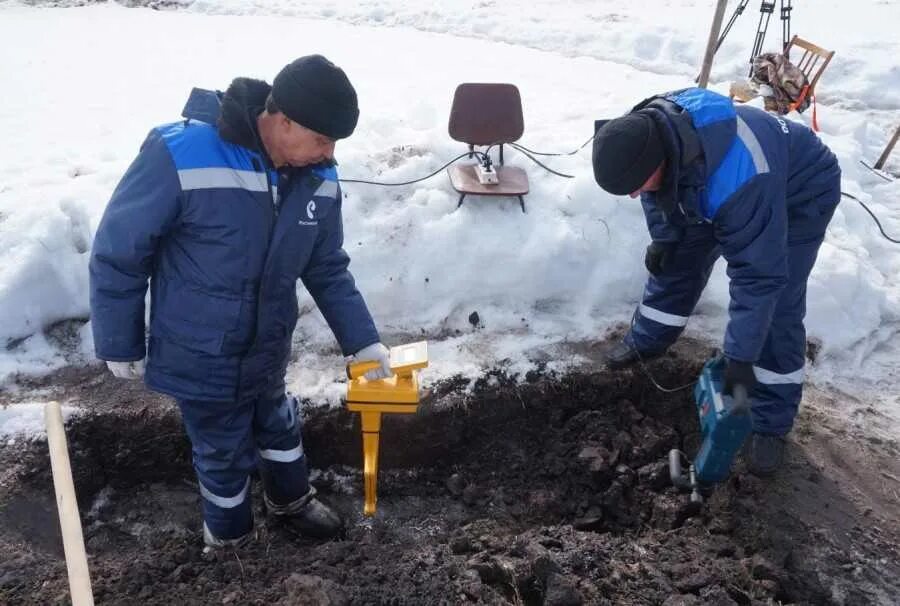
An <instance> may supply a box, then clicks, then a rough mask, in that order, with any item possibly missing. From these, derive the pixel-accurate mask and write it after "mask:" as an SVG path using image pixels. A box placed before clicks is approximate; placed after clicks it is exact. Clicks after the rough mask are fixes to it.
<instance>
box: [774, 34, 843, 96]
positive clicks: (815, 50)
mask: <svg viewBox="0 0 900 606" xmlns="http://www.w3.org/2000/svg"><path fill="white" fill-rule="evenodd" d="M795 46H797V47H800V48H802V49H803V56H801V57H800V60H799V61H795V60H794V59H791V63H793V64H794V65H796V66H797V67H798V68H799V69H800V71H801V72H803V74H804V75H805V76H806V79H807V80H808V81H809V90H810V91H814V90H815V89H816V83H817V82H818V81H819V77H820V76H821V75H822V72H824V71H825V68H826V67H828V63H829V62H830V61H831V58H832V57H833V56H834V51H829V50H825V49H824V48H822V47H821V46H816V45H815V44H813V43H812V42H807V41H806V40H804V39H803V38H799V37H797V36H794V37H793V38H791V41H790V42H788V45H787V46H786V47H785V49H784V54H785V56H790V55H789V53H790V51H791V49H792V48H793V47H795ZM820 61H821V63H819V62H820ZM810 94H812V92H810Z"/></svg>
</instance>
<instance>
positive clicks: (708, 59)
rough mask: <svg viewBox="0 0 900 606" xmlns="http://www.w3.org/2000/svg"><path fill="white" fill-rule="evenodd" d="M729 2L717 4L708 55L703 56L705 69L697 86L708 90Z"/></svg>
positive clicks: (722, 0)
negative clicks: (707, 85) (710, 73)
mask: <svg viewBox="0 0 900 606" xmlns="http://www.w3.org/2000/svg"><path fill="white" fill-rule="evenodd" d="M727 4H728V0H719V2H718V4H716V14H715V16H714V17H713V22H712V27H711V28H710V30H709V40H708V41H707V43H706V54H705V55H704V56H703V67H702V68H701V69H700V77H699V78H698V79H697V86H699V87H700V88H706V84H707V83H708V82H709V72H710V71H711V70H712V62H713V57H715V55H716V44H718V42H719V32H720V31H722V19H723V18H724V17H725V6H726V5H727Z"/></svg>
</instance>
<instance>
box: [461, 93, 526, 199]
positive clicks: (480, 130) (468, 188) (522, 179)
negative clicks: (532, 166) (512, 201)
mask: <svg viewBox="0 0 900 606" xmlns="http://www.w3.org/2000/svg"><path fill="white" fill-rule="evenodd" d="M524 129H525V126H524V124H523V120H522V99H521V97H520V96H519V89H518V88H516V87H515V85H513V84H499V83H479V84H476V83H466V84H460V85H459V86H458V87H456V93H455V94H454V95H453V106H452V107H451V108H450V123H449V125H448V131H449V133H450V137H452V138H453V139H455V140H456V141H460V142H462V143H467V144H468V145H469V152H470V154H469V157H470V158H471V157H473V156H475V155H476V154H477V155H479V158H483V157H484V155H485V154H487V153H489V152H490V149H491V148H492V147H498V153H499V162H498V164H497V165H495V166H493V168H494V171H496V173H497V183H494V184H482V183H481V182H480V181H479V180H478V166H479V164H454V165H453V166H451V167H450V168H448V169H447V173H448V175H449V176H450V183H451V184H452V185H453V189H455V190H456V191H457V192H459V194H460V196H459V203H458V204H457V205H456V207H457V208H459V207H460V206H462V203H463V200H465V198H466V196H467V195H478V196H510V197H517V198H518V199H519V205H520V206H521V207H522V212H523V213H524V212H525V199H524V198H523V196H525V194H527V193H528V175H527V174H525V171H524V170H522V169H521V168H516V167H514V166H504V165H503V145H504V144H505V143H512V142H514V141H517V140H518V139H519V137H521V136H522V132H523V131H524ZM476 146H478V147H484V146H487V149H486V150H485V151H484V152H477V151H476V150H475V147H476ZM488 161H490V160H489V159H488ZM479 163H483V161H481V162H479Z"/></svg>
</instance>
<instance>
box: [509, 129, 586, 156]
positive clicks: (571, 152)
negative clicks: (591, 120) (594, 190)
mask: <svg viewBox="0 0 900 606" xmlns="http://www.w3.org/2000/svg"><path fill="white" fill-rule="evenodd" d="M596 136H597V133H594V134H593V135H591V138H590V139H588V140H587V141H585V142H584V143H582V144H581V146H580V147H579V148H578V149H576V150H574V151H570V152H560V153H551V152H539V151H534V150H533V149H528V148H527V147H525V146H524V145H522V144H521V143H510V145H511V146H512V147H515V148H516V149H519V148H521V149H519V151H522V150H525V151H527V152H531V153H532V154H534V155H535V156H574V155H575V154H577V153H578V152H580V151H581V150H583V149H584V148H585V147H586V146H587V144H588V143H590V142H591V141H593V140H594V138H595V137H596Z"/></svg>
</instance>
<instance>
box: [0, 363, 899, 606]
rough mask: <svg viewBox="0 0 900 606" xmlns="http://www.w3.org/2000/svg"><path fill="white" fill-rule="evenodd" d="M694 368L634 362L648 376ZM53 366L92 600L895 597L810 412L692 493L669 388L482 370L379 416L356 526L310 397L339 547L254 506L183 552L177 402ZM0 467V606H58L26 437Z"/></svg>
mask: <svg viewBox="0 0 900 606" xmlns="http://www.w3.org/2000/svg"><path fill="white" fill-rule="evenodd" d="M699 367H700V357H699V356H688V357H684V356H669V357H665V358H663V359H661V360H659V361H657V362H654V363H653V364H652V369H653V372H654V374H655V375H656V378H657V380H658V381H660V382H663V383H664V384H667V385H678V384H682V383H684V382H687V381H690V380H691V379H692V378H693V377H694V376H696V373H697V372H698V371H699ZM67 373H68V374H66V373H63V374H62V375H60V376H57V385H60V384H62V385H65V390H66V392H67V393H69V394H70V396H72V397H75V398H76V399H77V398H78V394H83V395H84V398H85V400H91V401H93V402H96V401H98V400H97V398H98V397H100V396H98V394H101V395H102V400H103V401H104V402H106V403H107V404H106V405H104V406H94V407H93V408H92V407H90V406H88V408H92V409H93V410H94V412H92V413H90V414H87V415H83V416H80V417H76V418H75V419H74V420H73V421H72V422H71V423H70V424H69V426H68V429H67V433H68V438H69V446H70V452H71V453H72V467H73V471H74V475H75V482H76V486H77V488H78V491H79V502H80V504H81V511H82V516H83V525H84V529H85V541H86V545H87V550H88V554H89V564H90V567H91V573H92V581H93V588H94V592H95V595H96V602H97V603H98V604H166V605H167V606H168V605H171V604H267V605H268V604H284V605H287V604H325V605H337V604H459V603H468V602H472V603H484V604H528V605H530V604H548V605H551V604H552V605H565V604H665V605H666V606H675V605H689V604H721V605H726V604H739V605H742V606H743V605H753V604H773V603H798V604H879V603H880V604H894V603H898V602H900V564H898V562H900V554H898V551H897V538H898V534H900V533H898V528H900V524H898V515H897V502H896V501H892V500H891V499H890V494H891V493H890V490H891V486H887V487H885V486H882V488H884V489H885V490H884V491H881V492H877V491H876V492H877V495H876V494H874V493H872V496H871V498H867V497H866V494H868V493H866V490H867V489H866V486H868V484H866V483H865V482H858V483H856V484H854V485H853V486H847V485H846V482H847V478H848V477H851V476H852V473H848V472H847V470H844V472H841V471H840V470H836V467H835V465H834V463H835V461H839V460H850V459H848V458H846V457H843V456H842V452H843V451H842V450H841V448H842V447H841V445H840V444H832V445H831V447H830V450H829V452H831V453H832V456H833V458H834V460H832V461H830V462H825V461H823V460H822V459H821V457H820V456H819V454H820V453H821V452H822V449H821V444H822V443H821V441H820V440H818V438H822V437H823V436H824V435H825V434H823V433H822V431H824V430H820V429H819V428H818V427H817V426H816V425H815V423H814V421H815V419H810V417H809V416H808V415H807V417H806V418H805V419H804V420H803V422H802V428H799V429H798V432H797V437H796V438H795V440H794V441H792V442H791V444H790V449H789V461H788V464H787V466H786V468H785V469H784V471H783V473H782V474H781V475H780V476H778V477H777V478H776V479H775V480H772V481H761V480H757V479H756V478H753V477H752V476H749V475H747V474H744V473H743V472H742V463H741V462H739V463H738V466H737V469H736V472H735V474H734V476H733V478H732V479H731V480H730V481H729V483H728V484H726V485H723V486H721V487H720V488H719V490H718V491H717V492H716V493H715V494H714V495H713V497H712V498H711V499H710V500H709V501H708V502H707V503H706V504H704V505H703V506H692V505H690V503H689V502H688V499H687V497H686V496H685V495H683V494H679V493H677V492H676V491H675V490H674V489H673V488H672V487H671V486H670V484H669V480H668V471H667V466H666V464H665V457H666V453H667V452H668V450H669V449H670V448H673V447H681V448H684V449H686V450H687V451H688V452H693V451H694V449H695V448H696V444H697V441H698V436H697V421H696V418H695V413H694V408H693V403H692V401H691V392H690V390H687V391H682V392H680V393H678V394H675V395H674V396H673V395H666V394H663V393H660V392H658V391H656V390H655V389H653V388H652V387H651V386H649V384H648V383H647V381H646V380H645V378H644V376H643V375H642V374H640V373H637V372H635V373H632V372H620V373H614V374H612V373H606V372H599V373H590V372H586V373H580V374H573V375H569V376H565V377H561V378H560V377H552V376H543V375H539V374H537V373H532V374H531V375H529V377H528V380H527V381H525V382H523V383H517V382H514V381H512V380H510V379H509V378H508V377H506V376H505V375H503V374H502V373H499V372H498V373H489V374H488V375H486V376H485V377H484V378H483V379H481V380H480V381H479V382H478V384H477V385H476V389H475V392H474V393H473V394H467V395H465V396H462V395H460V392H459V390H458V389H457V388H458V384H456V385H455V384H454V383H453V382H448V383H446V384H444V385H441V386H437V387H436V388H435V389H433V390H432V393H431V394H430V395H429V396H428V398H427V399H426V402H424V404H423V406H422V407H421V408H422V410H421V412H420V414H417V415H414V416H409V417H404V416H391V417H388V418H387V419H386V420H385V423H384V428H383V432H382V441H381V446H382V473H381V478H380V486H379V490H380V493H379V503H378V508H379V511H378V515H377V516H376V517H375V518H374V519H365V518H363V517H362V516H361V509H362V495H361V487H362V479H361V475H360V473H359V472H358V470H357V467H358V466H359V465H360V460H361V452H360V450H361V445H360V442H361V440H360V431H359V424H358V420H357V419H356V417H355V415H352V414H350V413H347V412H346V411H344V410H340V409H326V408H314V407H309V408H307V409H306V410H305V428H304V440H305V448H306V450H307V452H308V453H309V456H310V460H311V464H312V466H313V467H314V468H315V469H316V470H317V473H316V476H315V479H314V483H315V484H316V485H317V487H318V488H319V490H320V494H321V495H322V496H323V499H324V500H326V501H328V502H330V503H331V504H332V505H334V506H335V507H337V508H338V509H339V510H340V511H341V512H342V513H343V514H344V515H345V517H346V519H347V522H348V532H347V535H346V537H345V538H343V539H342V540H338V541H331V542H324V543H323V542H314V541H309V540H302V539H297V538H295V537H293V536H292V535H290V534H289V533H288V532H287V531H286V530H285V529H283V528H280V527H278V526H276V525H270V524H267V522H266V520H265V517H264V515H263V513H262V512H261V511H258V512H257V513H258V524H257V528H258V530H257V537H256V540H255V541H254V542H253V543H252V544H251V545H250V546H248V547H246V548H241V549H239V550H237V551H234V550H223V551H221V552H219V553H215V554H203V553H202V549H201V548H202V545H201V543H202V540H201V537H200V532H199V531H200V516H199V497H198V495H197V492H196V488H195V482H194V478H193V474H192V470H191V465H190V450H189V445H188V443H187V440H186V438H185V437H184V434H183V431H182V430H181V426H180V419H179V417H178V414H177V410H176V409H175V408H174V407H172V406H171V404H169V403H167V402H166V401H165V400H163V399H161V398H158V397H156V396H152V395H150V394H147V393H145V392H143V391H141V390H139V389H135V388H134V387H128V388H122V386H121V385H122V384H121V383H119V382H116V381H113V380H111V379H108V378H106V377H105V376H104V375H101V374H99V371H98V370H97V369H76V370H69V371H67ZM60 380H61V382H60ZM26 387H28V386H26ZM30 387H32V388H33V387H35V386H34V385H32V386H30ZM111 401H112V402H115V403H116V404H115V405H110V404H109V402H111ZM451 401H452V402H454V404H453V405H452V406H449V405H448V404H447V403H448V402H451ZM844 440H845V441H846V443H847V448H851V449H852V450H854V452H856V455H857V459H856V460H863V459H864V460H866V461H868V463H869V465H870V467H866V468H864V469H855V470H853V473H856V474H858V475H865V474H869V475H870V476H872V477H876V476H878V474H879V473H881V472H883V473H887V474H888V476H892V475H893V474H896V473H897V471H896V459H897V454H898V451H897V445H896V444H895V443H891V444H885V443H883V442H879V443H878V444H877V445H867V444H865V443H864V442H861V441H860V442H857V441H855V440H854V439H853V438H852V436H848V435H845V436H844ZM860 449H862V450H860ZM866 449H868V450H866ZM863 455H865V456H863ZM892 461H893V463H892ZM891 465H894V466H893V467H891ZM0 467H2V468H3V469H4V471H3V472H2V473H3V475H2V476H0V481H2V485H3V492H2V493H0V553H2V556H0V603H2V604H41V605H43V604H57V603H59V604H64V603H68V589H67V578H66V570H65V564H64V558H63V553H62V547H61V542H60V537H59V530H58V528H59V526H58V522H57V518H56V509H55V504H54V496H53V490H52V480H51V476H50V471H49V469H50V467H49V460H48V456H47V453H46V444H45V443H34V444H31V445H29V446H28V447H27V448H25V449H24V450H22V447H21V445H17V446H15V447H14V449H13V448H2V447H0ZM833 470H836V471H834V473H832V471H833ZM873 474H874V475H873ZM895 479H896V477H895ZM860 487H862V488H860ZM896 488H897V486H893V489H896ZM873 490H874V489H873ZM860 495H863V497H862V498H860ZM255 499H256V502H257V503H259V501H260V495H258V494H256V495H255ZM866 503H870V504H869V505H866Z"/></svg>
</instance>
